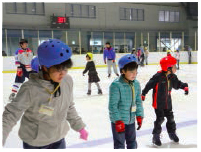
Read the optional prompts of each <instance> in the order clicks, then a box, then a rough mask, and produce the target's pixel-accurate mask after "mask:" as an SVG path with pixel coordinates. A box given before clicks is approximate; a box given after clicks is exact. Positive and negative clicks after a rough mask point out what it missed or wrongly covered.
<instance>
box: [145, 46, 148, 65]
mask: <svg viewBox="0 0 201 152" xmlns="http://www.w3.org/2000/svg"><path fill="white" fill-rule="evenodd" d="M144 57H145V62H146V65H148V57H149V50H148V48H147V47H145V48H144Z"/></svg>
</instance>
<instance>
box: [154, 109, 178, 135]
mask: <svg viewBox="0 0 201 152" xmlns="http://www.w3.org/2000/svg"><path fill="white" fill-rule="evenodd" d="M155 113H156V121H155V122H154V129H153V132H152V134H160V133H161V131H162V128H161V125H162V123H163V121H164V117H166V118H167V123H166V128H167V131H168V133H175V131H176V123H175V121H174V115H173V112H172V109H155Z"/></svg>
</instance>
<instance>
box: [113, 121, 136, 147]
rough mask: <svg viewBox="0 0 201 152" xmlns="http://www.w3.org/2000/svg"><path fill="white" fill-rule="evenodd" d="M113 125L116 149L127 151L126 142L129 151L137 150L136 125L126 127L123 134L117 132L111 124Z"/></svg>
mask: <svg viewBox="0 0 201 152" xmlns="http://www.w3.org/2000/svg"><path fill="white" fill-rule="evenodd" d="M111 125H112V134H113V141H114V149H125V141H126V145H127V149H137V141H136V131H135V123H133V124H129V125H125V132H123V133H118V132H116V130H115V124H114V123H111Z"/></svg>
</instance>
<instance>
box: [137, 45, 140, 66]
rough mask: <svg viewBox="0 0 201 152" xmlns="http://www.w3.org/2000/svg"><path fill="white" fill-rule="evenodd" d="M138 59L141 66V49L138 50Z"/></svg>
mask: <svg viewBox="0 0 201 152" xmlns="http://www.w3.org/2000/svg"><path fill="white" fill-rule="evenodd" d="M137 59H138V65H140V63H141V49H140V48H138V49H137Z"/></svg>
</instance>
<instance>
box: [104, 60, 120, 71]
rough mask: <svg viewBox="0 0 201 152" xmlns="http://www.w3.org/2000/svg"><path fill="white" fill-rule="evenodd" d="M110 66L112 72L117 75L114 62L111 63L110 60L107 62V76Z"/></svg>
mask: <svg viewBox="0 0 201 152" xmlns="http://www.w3.org/2000/svg"><path fill="white" fill-rule="evenodd" d="M111 66H112V67H113V71H114V73H115V74H118V72H117V67H116V62H112V60H107V68H108V74H111V73H112V71H111Z"/></svg>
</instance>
